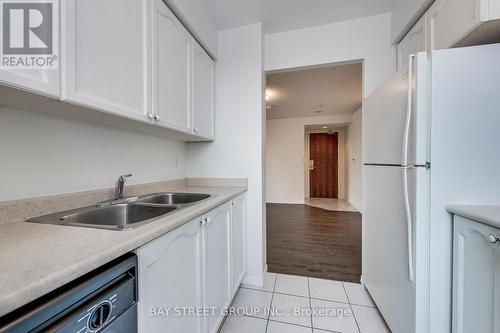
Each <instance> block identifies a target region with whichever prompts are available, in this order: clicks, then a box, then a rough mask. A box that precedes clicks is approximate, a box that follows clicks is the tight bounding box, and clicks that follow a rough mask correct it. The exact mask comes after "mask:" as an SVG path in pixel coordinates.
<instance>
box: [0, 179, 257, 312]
mask: <svg viewBox="0 0 500 333" xmlns="http://www.w3.org/2000/svg"><path fill="white" fill-rule="evenodd" d="M246 190H247V189H246V187H194V186H187V187H184V188H179V189H176V191H177V192H199V193H210V194H213V195H215V196H213V197H211V198H210V199H208V200H205V201H203V202H200V203H198V204H196V205H193V206H190V207H188V208H186V209H183V210H179V211H178V212H174V213H172V214H170V215H168V216H166V217H163V218H160V219H158V220H156V221H153V222H151V223H149V224H147V225H144V226H141V227H138V228H136V229H132V230H126V231H113V230H102V229H91V228H81V227H71V226H59V225H50V224H37V223H28V222H12V223H4V224H0V267H1V270H0V271H1V273H0V277H1V281H0V316H3V315H4V314H7V313H9V312H11V311H13V310H15V309H17V308H19V307H21V306H23V305H25V304H27V303H29V302H31V301H33V300H35V299H37V298H39V297H40V296H43V295H45V294H47V293H49V292H50V291H52V290H54V289H57V288H58V287H61V286H63V285H65V284H66V283H68V282H71V281H72V280H74V279H76V278H78V277H80V276H82V275H84V274H86V273H88V272H90V271H92V270H94V269H96V268H98V267H100V266H102V265H104V264H106V263H107V262H109V261H111V260H113V259H115V258H118V257H119V256H121V255H123V254H125V253H127V252H130V251H133V250H135V249H137V248H139V247H140V246H142V245H144V244H146V243H148V242H149V241H151V240H153V239H155V238H157V237H159V236H161V235H163V234H165V233H167V232H169V231H170V230H172V229H174V228H176V227H179V226H181V225H182V224H184V223H186V222H189V221H192V220H193V219H195V218H196V217H198V216H200V215H202V214H204V213H206V212H208V211H210V210H212V209H213V208H215V207H217V206H219V205H221V204H223V203H225V202H227V201H229V200H231V199H232V198H234V197H236V196H238V195H239V194H241V193H244V192H246Z"/></svg>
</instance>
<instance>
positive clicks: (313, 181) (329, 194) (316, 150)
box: [309, 133, 339, 198]
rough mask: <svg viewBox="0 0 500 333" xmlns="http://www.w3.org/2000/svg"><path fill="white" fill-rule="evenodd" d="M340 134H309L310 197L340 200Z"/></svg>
mask: <svg viewBox="0 0 500 333" xmlns="http://www.w3.org/2000/svg"><path fill="white" fill-rule="evenodd" d="M338 142H339V137H338V133H333V134H328V133H311V134H309V159H310V164H309V196H310V197H311V198H338V164H339V163H338Z"/></svg>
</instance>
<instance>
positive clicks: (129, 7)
mask: <svg viewBox="0 0 500 333" xmlns="http://www.w3.org/2000/svg"><path fill="white" fill-rule="evenodd" d="M148 5H149V1H148V0H127V1H123V0H106V1H101V0H64V1H61V7H62V13H63V15H62V29H61V36H62V45H63V63H62V66H63V86H62V88H63V89H62V98H63V100H65V101H68V102H71V103H74V104H77V105H82V106H85V107H89V108H92V109H97V110H100V111H104V112H106V113H112V114H115V115H119V116H123V117H126V118H132V119H135V120H140V121H147V120H148V119H147V114H148V113H149V109H150V106H149V104H148V103H149V102H148V101H149V100H150V98H149V80H148V77H149V69H148V60H149V56H148V54H149V51H148V50H149V48H148V42H147V38H148V31H147V25H146V22H147V13H148V8H147V6H148ZM118 9H119V11H118ZM118 13H119V15H118Z"/></svg>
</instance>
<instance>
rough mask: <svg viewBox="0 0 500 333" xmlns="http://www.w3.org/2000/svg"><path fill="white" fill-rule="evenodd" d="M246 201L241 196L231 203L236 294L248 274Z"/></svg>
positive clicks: (233, 279) (233, 286)
mask: <svg viewBox="0 0 500 333" xmlns="http://www.w3.org/2000/svg"><path fill="white" fill-rule="evenodd" d="M245 217H246V201H245V195H244V194H243V195H241V196H239V197H238V198H236V199H234V200H233V201H232V202H231V247H232V250H231V265H232V267H231V287H232V292H233V294H235V293H236V292H237V291H238V288H239V287H240V284H241V282H242V281H243V277H244V276H245V273H246V267H247V263H246V219H245Z"/></svg>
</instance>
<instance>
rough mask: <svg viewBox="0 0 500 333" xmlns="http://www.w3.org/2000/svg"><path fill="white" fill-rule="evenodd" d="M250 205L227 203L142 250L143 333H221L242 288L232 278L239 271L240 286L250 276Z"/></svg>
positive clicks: (141, 328)
mask: <svg viewBox="0 0 500 333" xmlns="http://www.w3.org/2000/svg"><path fill="white" fill-rule="evenodd" d="M244 200H245V199H244V197H239V198H237V199H235V200H234V201H232V202H227V203H225V204H223V205H221V206H219V207H217V208H215V209H213V210H212V211H210V212H208V213H207V214H205V215H203V216H201V217H199V218H197V219H195V220H193V221H191V222H189V223H187V224H185V225H183V226H181V227H179V228H177V229H174V230H172V231H170V232H169V233H167V234H165V235H164V236H161V237H159V238H157V239H155V240H153V241H151V242H150V243H148V244H146V245H144V246H142V247H141V248H139V249H138V250H137V251H136V252H137V256H138V258H139V332H140V333H155V332H161V333H164V332H176V333H214V332H217V331H218V329H219V326H220V325H221V323H222V321H223V319H224V311H223V309H224V308H225V307H228V306H229V305H230V303H231V300H232V298H233V297H234V295H235V294H236V291H237V289H238V288H237V287H236V288H235V282H236V281H235V280H232V276H234V272H235V271H236V272H238V273H237V274H238V281H239V282H238V286H239V283H240V282H241V280H242V278H243V274H244V272H245V259H244V253H245V249H244V244H245V242H244V240H243V241H242V240H241V239H242V237H243V238H244V237H245V236H244V235H245V234H244V225H245V210H244V207H245V201H244ZM234 203H236V205H235V206H232V205H233V204H234ZM242 228H243V229H242ZM233 237H235V238H234V239H233ZM242 265H243V266H242Z"/></svg>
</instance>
